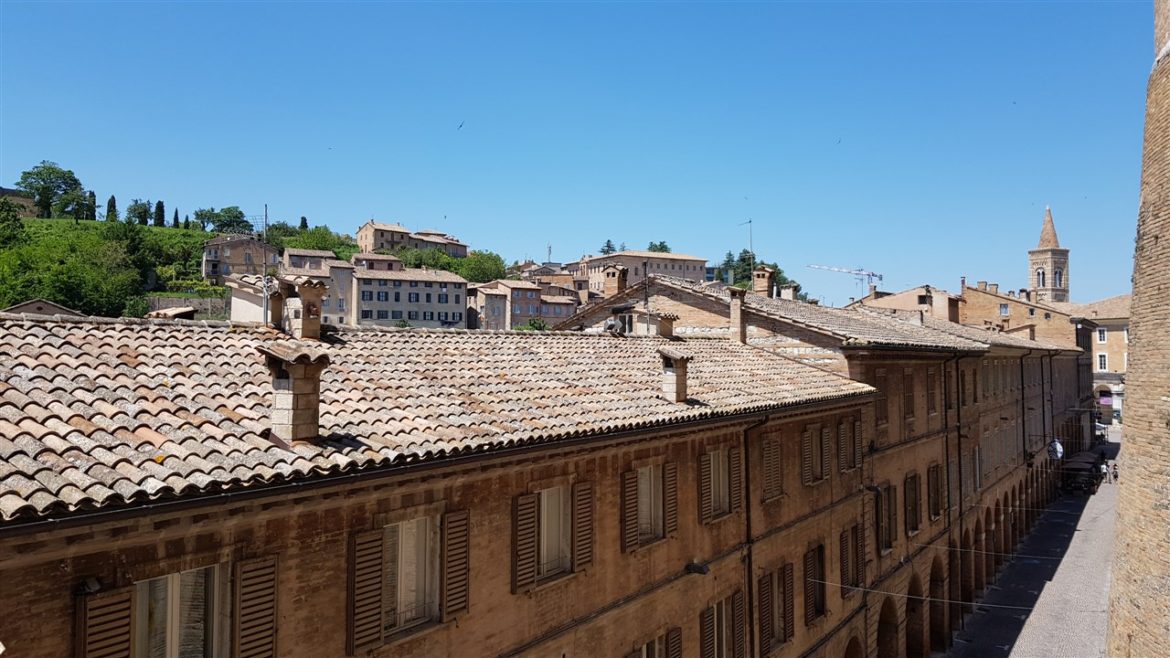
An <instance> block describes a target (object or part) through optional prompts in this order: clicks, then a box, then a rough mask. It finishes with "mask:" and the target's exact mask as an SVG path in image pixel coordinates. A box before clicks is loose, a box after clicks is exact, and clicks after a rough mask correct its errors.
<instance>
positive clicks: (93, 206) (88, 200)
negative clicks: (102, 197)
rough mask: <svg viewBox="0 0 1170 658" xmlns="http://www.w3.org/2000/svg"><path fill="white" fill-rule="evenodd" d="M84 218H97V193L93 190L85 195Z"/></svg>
mask: <svg viewBox="0 0 1170 658" xmlns="http://www.w3.org/2000/svg"><path fill="white" fill-rule="evenodd" d="M85 218H86V219H88V220H91V221H92V220H95V219H97V194H95V193H94V191H93V190H90V191H89V194H87V195H86V197H85Z"/></svg>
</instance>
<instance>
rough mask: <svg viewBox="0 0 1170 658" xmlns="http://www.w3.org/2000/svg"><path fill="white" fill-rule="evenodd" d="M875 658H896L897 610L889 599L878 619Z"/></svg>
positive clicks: (883, 605)
mask: <svg viewBox="0 0 1170 658" xmlns="http://www.w3.org/2000/svg"><path fill="white" fill-rule="evenodd" d="M877 658H898V608H897V607H895V606H894V602H893V600H891V599H890V598H889V597H886V600H885V601H883V602H882V612H881V615H880V616H879V617H878V632H877Z"/></svg>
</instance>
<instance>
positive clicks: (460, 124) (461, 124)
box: [455, 121, 466, 130]
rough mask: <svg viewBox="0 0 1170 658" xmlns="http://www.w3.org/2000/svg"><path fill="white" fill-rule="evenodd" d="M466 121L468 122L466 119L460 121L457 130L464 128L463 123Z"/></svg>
mask: <svg viewBox="0 0 1170 658" xmlns="http://www.w3.org/2000/svg"><path fill="white" fill-rule="evenodd" d="M464 123H466V122H464V121H460V122H459V127H458V128H456V129H455V130H463V124H464Z"/></svg>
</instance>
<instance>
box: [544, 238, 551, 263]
mask: <svg viewBox="0 0 1170 658" xmlns="http://www.w3.org/2000/svg"><path fill="white" fill-rule="evenodd" d="M544 262H546V263H551V262H552V243H551V242H550V243H548V256H546V257H545V259H544Z"/></svg>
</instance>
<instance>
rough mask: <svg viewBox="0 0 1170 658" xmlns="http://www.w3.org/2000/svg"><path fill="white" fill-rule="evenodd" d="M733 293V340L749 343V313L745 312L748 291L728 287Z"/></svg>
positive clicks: (728, 290)
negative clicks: (744, 301) (744, 305)
mask: <svg viewBox="0 0 1170 658" xmlns="http://www.w3.org/2000/svg"><path fill="white" fill-rule="evenodd" d="M727 292H729V293H731V340H733V341H735V342H737V343H743V344H747V315H746V314H745V313H744V312H743V298H744V296H746V295H747V291H745V290H742V289H740V288H728V289H727Z"/></svg>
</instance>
